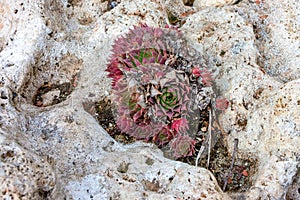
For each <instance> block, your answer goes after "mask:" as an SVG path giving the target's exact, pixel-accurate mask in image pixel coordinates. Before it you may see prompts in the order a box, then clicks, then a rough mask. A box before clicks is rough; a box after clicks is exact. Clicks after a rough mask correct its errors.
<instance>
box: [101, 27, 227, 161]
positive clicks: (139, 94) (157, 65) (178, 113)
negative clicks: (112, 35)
mask: <svg viewBox="0 0 300 200" xmlns="http://www.w3.org/2000/svg"><path fill="white" fill-rule="evenodd" d="M181 36H182V35H181V33H180V32H179V31H178V30H177V29H172V28H171V29H162V28H154V27H148V26H146V25H141V26H140V27H137V26H135V27H134V28H133V29H132V30H130V31H129V32H128V33H127V34H126V35H125V36H122V37H119V38H118V39H117V40H116V41H115V44H114V45H113V54H112V56H111V59H110V61H109V64H108V66H107V69H106V71H107V72H108V77H110V78H112V79H113V80H112V91H113V92H112V93H113V97H114V103H115V105H116V110H115V115H116V122H117V125H118V127H119V128H120V130H121V131H122V132H124V133H127V134H128V135H130V136H133V137H135V138H136V139H143V140H146V141H148V142H153V143H155V144H157V145H158V146H160V147H166V146H168V147H170V148H171V150H172V151H173V155H174V157H175V158H179V157H186V156H191V155H193V154H194V152H195V144H196V140H195V135H196V133H197V132H198V130H197V128H198V122H197V121H195V120H194V119H196V118H197V117H194V116H193V115H199V113H201V112H206V111H207V109H208V106H209V105H211V101H212V99H213V95H214V93H213V91H212V87H211V85H212V77H211V74H210V72H209V71H208V70H206V69H205V68H204V67H201V68H200V67H197V66H194V64H193V63H192V62H190V61H189V60H187V59H186V58H185V56H187V58H189V57H188V56H189V55H192V54H191V53H190V52H188V53H187V52H184V50H185V49H187V50H189V49H191V48H182V47H185V45H184V44H185V43H184V42H182V41H183V40H181V38H180V37H181ZM177 44H179V45H177ZM182 51H183V52H182ZM193 55H197V54H195V53H194V54H193ZM191 60H193V62H194V61H197V60H199V59H198V58H197V57H195V58H191ZM221 103H222V105H226V102H225V103H224V102H221V101H220V102H218V104H217V105H221ZM199 110H201V112H199Z"/></svg>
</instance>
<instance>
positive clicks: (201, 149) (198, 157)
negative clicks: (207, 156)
mask: <svg viewBox="0 0 300 200" xmlns="http://www.w3.org/2000/svg"><path fill="white" fill-rule="evenodd" d="M203 151H204V145H202V146H201V148H200V150H199V152H198V155H197V158H196V167H198V163H199V159H200V157H201V155H202V153H203Z"/></svg>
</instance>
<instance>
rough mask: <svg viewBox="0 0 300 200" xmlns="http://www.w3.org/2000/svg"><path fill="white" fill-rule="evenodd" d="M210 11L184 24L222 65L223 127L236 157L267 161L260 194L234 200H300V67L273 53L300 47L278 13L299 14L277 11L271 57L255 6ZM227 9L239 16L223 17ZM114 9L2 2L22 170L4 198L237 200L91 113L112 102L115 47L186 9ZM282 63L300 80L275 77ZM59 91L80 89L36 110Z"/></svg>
mask: <svg viewBox="0 0 300 200" xmlns="http://www.w3.org/2000/svg"><path fill="white" fill-rule="evenodd" d="M195 2H197V1H195ZM195 2H194V3H195ZM198 2H199V1H198ZM203 2H204V1H203ZM207 2H208V1H207ZM209 2H210V3H211V2H215V3H214V4H210V5H206V4H204V3H203V5H201V6H198V7H197V6H195V7H194V8H191V7H186V8H184V9H183V10H185V9H186V10H185V11H183V12H182V13H179V15H181V16H184V17H185V23H184V24H182V27H181V30H182V31H183V33H184V34H185V36H186V38H187V39H188V40H189V41H190V43H191V44H193V45H194V47H195V48H196V49H197V50H198V51H199V52H200V53H201V54H202V55H203V58H204V60H206V61H207V65H209V66H210V70H211V71H212V72H213V74H214V77H215V79H216V88H217V89H218V92H219V94H218V95H220V96H224V97H226V98H227V99H229V100H230V103H231V105H230V107H229V108H228V109H227V110H226V111H225V112H224V113H222V114H221V116H220V117H219V121H220V124H221V126H222V128H223V129H224V132H225V133H226V134H227V136H226V140H227V142H228V147H229V149H230V151H231V152H232V151H233V147H232V143H233V140H234V139H235V138H238V139H239V151H238V154H239V156H242V157H249V158H253V159H257V161H258V162H257V165H258V166H257V169H258V170H257V172H256V174H251V179H252V182H253V183H252V187H251V188H250V189H249V191H246V192H245V193H234V194H230V196H231V197H232V198H245V199H265V198H267V197H270V198H272V199H282V198H285V196H286V194H287V192H288V191H289V193H288V196H295V195H293V194H291V193H290V191H297V190H295V189H293V188H294V187H295V185H296V184H295V183H297V182H296V181H295V176H296V173H297V168H299V149H298V147H299V146H300V145H299V143H300V141H299V123H300V122H299V116H300V115H299V114H300V113H299V104H300V103H299V101H300V100H299V96H300V94H299V91H300V90H299V80H298V79H297V78H298V77H297V75H292V74H296V73H295V72H297V67H296V64H293V63H297V59H299V56H297V51H296V50H295V51H293V52H294V53H293V52H292V50H291V53H282V54H281V56H280V57H278V56H277V55H278V54H275V53H274V51H273V50H271V48H269V46H268V45H273V46H276V45H277V46H281V47H282V48H277V49H276V50H277V51H278V52H284V50H285V49H286V48H284V46H283V45H287V46H288V45H290V44H292V43H293V44H294V43H296V41H297V37H296V34H297V33H294V32H293V30H294V29H285V32H281V34H283V35H284V37H281V38H282V39H280V40H279V39H278V40H277V38H278V37H279V35H276V34H279V33H275V32H276V30H279V29H280V30H281V29H282V28H283V27H289V26H292V27H294V26H295V22H294V21H293V20H291V21H285V22H284V23H283V22H281V21H275V15H276V11H277V10H280V9H286V10H289V11H293V12H295V13H297V10H296V8H295V7H292V6H289V5H292V3H290V2H294V1H289V2H287V1H272V2H269V1H266V4H268V5H272V6H269V7H268V9H267V10H266V11H264V12H267V13H268V14H269V17H270V19H272V20H273V21H274V23H275V24H276V26H275V27H272V26H271V25H270V24H268V26H270V29H272V28H274V29H273V32H274V34H268V33H266V34H267V36H268V37H269V39H270V41H272V42H271V43H268V44H267V43H266V44H261V45H262V46H259V45H257V41H258V39H257V38H256V37H257V36H261V35H260V34H257V31H256V30H255V29H253V23H254V22H255V23H258V24H262V23H261V22H260V21H255V20H257V19H258V18H257V13H259V11H258V7H257V6H258V5H256V4H255V2H251V1H247V2H245V1H242V3H239V4H237V5H234V6H232V5H227V4H228V3H230V2H229V1H226V0H224V1H209ZM218 2H219V3H220V2H223V4H222V5H224V3H225V4H226V5H227V6H224V7H222V8H216V7H217V6H219V5H220V4H218ZM108 3H110V5H108ZM111 3H112V1H87V0H77V1H55V0H53V1H42V0H39V1H9V0H5V1H2V2H1V5H0V12H1V13H3V15H1V18H0V31H1V38H0V51H1V52H0V62H1V67H2V68H1V71H0V75H1V77H0V78H1V79H0V89H1V93H0V95H1V98H0V101H1V106H0V111H1V116H0V130H1V132H0V137H1V140H0V145H1V148H0V152H1V160H0V166H3V167H4V168H7V167H8V168H9V169H10V170H12V171H14V173H11V174H6V173H5V171H4V170H2V172H1V173H0V179H1V180H4V181H5V183H6V182H7V183H8V182H9V183H10V184H2V185H1V191H8V192H9V193H5V194H11V195H13V196H14V197H16V198H22V197H23V198H24V199H34V198H37V199H38V198H48V199H63V198H66V199H176V198H177V199H178V198H186V199H187V198H190V199H230V197H229V195H228V194H226V193H224V192H222V191H221V189H220V188H219V186H218V184H217V182H216V180H215V178H214V177H213V175H212V174H211V173H210V172H209V171H208V170H206V169H203V168H196V167H194V166H189V165H187V164H184V163H180V162H176V161H171V160H168V159H166V158H164V157H163V154H162V152H161V151H160V150H159V149H158V148H157V147H155V146H153V145H150V144H145V143H142V142H137V143H134V144H132V145H122V144H119V143H117V142H116V141H115V140H113V139H112V138H111V137H110V136H109V135H108V134H107V133H106V132H105V130H103V128H102V127H101V126H100V125H99V124H98V123H97V121H96V120H95V118H93V116H92V115H91V114H90V113H93V112H92V111H90V112H87V111H88V110H87V109H86V108H84V105H86V104H89V103H90V102H95V101H98V100H100V99H102V98H103V97H105V96H108V95H109V92H110V89H109V88H110V80H109V79H108V78H107V77H106V73H105V72H104V70H105V66H106V64H107V60H108V58H109V55H110V49H111V45H112V44H113V40H114V39H115V38H117V37H118V36H120V35H122V34H124V33H126V32H127V31H128V30H129V28H132V27H133V25H138V24H139V23H147V24H148V25H151V26H155V27H164V26H165V24H167V23H168V17H167V11H168V10H172V9H174V8H172V9H171V8H168V6H170V5H171V4H169V3H168V2H167V1H166V3H165V4H164V2H162V3H159V1H156V0H152V1H146V0H141V1H129V0H124V1H115V3H114V5H111ZM231 3H232V2H231ZM182 4H183V3H181V4H180V6H181V7H183V5H182ZM172 5H173V4H172ZM194 5H196V4H194ZM281 5H282V6H281ZM195 8H196V9H195ZM191 9H193V10H192V12H189V11H190V10H191ZM186 11H187V12H188V14H186ZM242 11H243V12H244V13H247V14H241V12H242ZM287 18H288V16H287ZM293 19H294V18H293ZM3 24H5V25H6V26H3ZM262 27H264V26H262ZM2 33H3V34H2ZM285 34H286V35H285ZM289 36H293V37H292V39H290V40H288V39H287V40H286V39H285V38H288V37H289ZM273 37H274V39H273ZM262 47H265V50H264V51H262ZM293 48H296V47H295V46H293ZM262 52H263V53H264V54H263V55H267V56H269V57H271V58H272V59H273V60H272V59H270V60H268V61H267V63H269V64H268V65H262V62H257V60H259V59H258V58H259V56H260V55H261V53H262ZM282 60H285V61H286V66H291V67H290V69H291V70H292V71H291V70H290V69H288V70H284V72H288V73H285V74H282V73H281V71H279V72H278V73H273V71H272V70H265V69H271V68H269V66H273V64H272V63H276V64H278V65H279V66H280V67H283V68H284V66H281V64H280V63H282ZM262 61H264V59H262ZM288 64H291V65H288ZM285 69H286V68H285ZM265 71H267V73H266V72H265ZM283 76H284V77H287V79H284V82H285V83H283V82H282V80H283V79H282V77H283ZM278 77H279V80H278ZM291 80H293V81H291ZM49 83H50V84H49ZM51 84H52V85H53V84H55V85H59V84H67V85H69V86H70V88H71V89H70V91H68V93H66V94H65V95H66V98H65V99H64V100H63V101H62V102H60V103H58V104H51V103H50V104H47V105H39V106H37V105H35V101H34V98H35V97H36V93H37V92H38V91H39V88H40V87H42V86H45V85H47V86H49V87H50V86H51ZM58 89H61V90H62V88H59V87H58ZM46 94H47V93H46ZM57 94H58V91H57ZM90 109H91V110H92V109H93V107H90ZM2 155H3V156H2ZM17 166H21V167H22V168H18V167H17ZM4 168H2V169H4ZM22 169H28V170H25V171H24V170H22ZM6 172H7V171H6ZM54 177H55V178H54ZM12 188H13V189H12ZM24 188H26V189H24ZM2 194H4V193H3V192H2ZM0 195H1V194H0Z"/></svg>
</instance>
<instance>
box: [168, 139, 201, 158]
mask: <svg viewBox="0 0 300 200" xmlns="http://www.w3.org/2000/svg"><path fill="white" fill-rule="evenodd" d="M195 144H196V141H195V140H194V139H192V138H191V137H190V136H188V135H179V136H178V137H176V138H175V139H174V140H173V141H172V143H171V145H172V146H171V149H172V152H173V156H174V157H175V158H180V157H186V156H192V155H193V154H194V152H195Z"/></svg>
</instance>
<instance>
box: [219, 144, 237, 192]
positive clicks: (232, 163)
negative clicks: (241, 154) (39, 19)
mask: <svg viewBox="0 0 300 200" xmlns="http://www.w3.org/2000/svg"><path fill="white" fill-rule="evenodd" d="M238 143H239V140H238V139H237V138H235V139H234V147H233V152H232V158H231V165H230V168H229V172H228V173H227V174H226V176H225V181H224V186H223V191H225V189H226V186H227V183H228V179H229V177H231V176H232V169H233V165H234V158H235V154H236V153H237V151H238Z"/></svg>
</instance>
